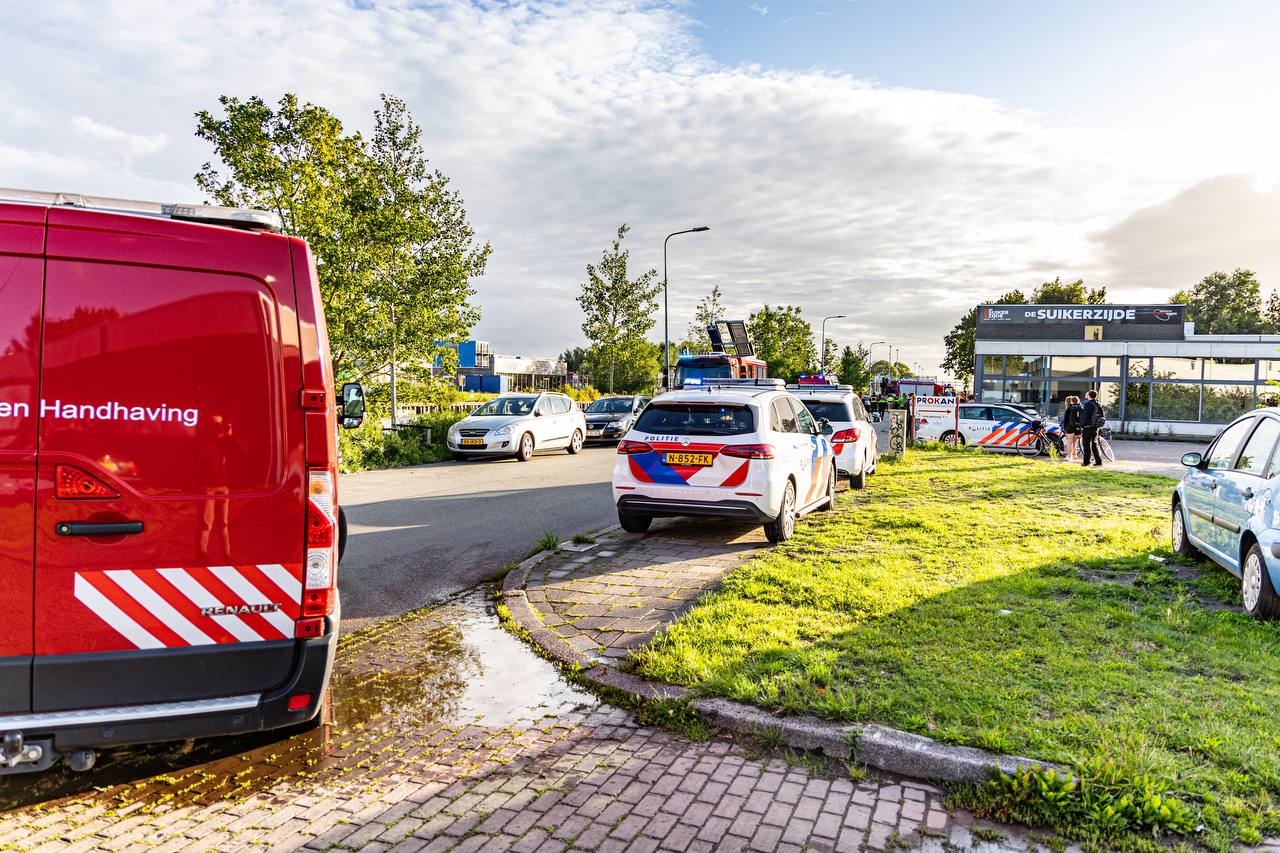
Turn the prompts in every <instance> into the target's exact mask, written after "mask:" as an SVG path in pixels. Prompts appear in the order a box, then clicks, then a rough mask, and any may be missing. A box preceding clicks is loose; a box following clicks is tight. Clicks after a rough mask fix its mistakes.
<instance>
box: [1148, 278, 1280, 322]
mask: <svg viewBox="0 0 1280 853" xmlns="http://www.w3.org/2000/svg"><path fill="white" fill-rule="evenodd" d="M1169 301H1170V302H1171V303H1174V304H1185V305H1186V306H1187V319H1188V320H1194V321H1195V324H1196V332H1197V333H1198V334H1202V335H1256V334H1261V333H1264V332H1271V331H1275V330H1278V329H1280V326H1277V325H1273V323H1274V322H1275V321H1276V320H1280V304H1278V303H1277V302H1276V299H1275V296H1274V294H1273V295H1272V298H1271V301H1270V302H1268V305H1267V310H1268V315H1267V316H1264V315H1263V313H1262V286H1261V285H1260V284H1259V282H1258V277H1257V276H1256V275H1255V274H1254V272H1253V270H1246V269H1238V268H1237V269H1236V270H1235V271H1234V272H1232V273H1229V274H1228V273H1225V272H1222V271H1221V270H1219V271H1218V272H1212V273H1209V274H1208V275H1207V276H1205V277H1204V278H1202V279H1201V280H1200V283H1199V284H1197V285H1196V286H1195V287H1193V288H1191V290H1189V291H1188V290H1180V291H1178V292H1177V293H1175V294H1173V296H1171V297H1169ZM1273 310H1274V311H1275V313H1276V315H1277V316H1275V317H1271V316H1270V312H1271V311H1273Z"/></svg>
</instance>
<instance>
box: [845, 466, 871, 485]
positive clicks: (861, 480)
mask: <svg viewBox="0 0 1280 853" xmlns="http://www.w3.org/2000/svg"><path fill="white" fill-rule="evenodd" d="M866 487H867V469H866V468H865V467H864V468H863V469H862V470H861V471H859V472H858V473H856V474H850V475H849V488H851V489H865V488H866Z"/></svg>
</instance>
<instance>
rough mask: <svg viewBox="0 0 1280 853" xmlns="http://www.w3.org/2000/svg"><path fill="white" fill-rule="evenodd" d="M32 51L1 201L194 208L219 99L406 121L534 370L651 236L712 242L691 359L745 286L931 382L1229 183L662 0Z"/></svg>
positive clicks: (645, 254) (574, 331)
mask: <svg viewBox="0 0 1280 853" xmlns="http://www.w3.org/2000/svg"><path fill="white" fill-rule="evenodd" d="M7 24H8V25H7V26H6V27H5V28H4V30H3V31H0V51H3V53H4V54H5V55H6V57H8V58H9V60H10V62H11V64H14V65H15V66H16V67H35V66H39V67H42V68H44V69H45V71H44V72H43V73H42V74H41V75H38V76H36V77H34V78H32V79H30V80H24V81H22V82H21V83H19V82H18V81H17V80H16V79H15V78H10V79H9V81H7V82H0V105H5V106H6V107H11V108H12V110H8V109H7V110H5V111H0V185H16V186H33V187H37V188H56V189H63V190H67V191H80V192H87V193H98V194H104V195H118V196H127V195H135V196H144V197H145V196H151V197H161V198H166V199H173V198H179V197H183V196H186V197H195V195H196V193H195V190H194V186H193V183H192V181H191V176H192V175H193V174H194V173H195V172H196V170H197V169H198V168H199V166H200V164H201V163H203V162H204V161H205V160H206V159H208V158H209V156H210V151H209V149H208V148H207V146H205V145H204V144H203V143H201V142H199V141H198V140H195V139H194V138H193V137H192V136H191V135H190V134H191V131H192V130H193V128H194V120H193V118H192V113H193V112H194V111H195V110H197V109H201V108H208V109H212V108H214V107H216V105H217V97H218V95H219V94H223V93H226V94H233V95H237V96H242V97H243V96H247V95H250V94H260V95H262V96H264V97H266V98H268V99H269V100H274V99H275V98H277V97H278V96H279V95H280V94H281V93H282V92H285V91H296V92H298V93H299V95H300V96H302V97H303V98H306V99H309V100H312V101H314V102H316V103H320V104H323V105H325V106H327V107H329V108H330V109H331V110H333V111H334V112H335V113H337V114H338V115H339V116H340V117H341V118H342V119H343V120H344V121H345V122H346V123H347V124H348V125H349V126H352V127H362V128H367V126H368V124H369V122H370V116H371V113H372V110H373V108H374V107H375V106H376V103H377V94H378V93H379V92H393V93H396V94H399V95H401V96H402V97H404V98H405V99H406V101H407V102H408V104H409V106H410V108H411V109H412V110H413V112H414V114H415V116H416V117H417V119H418V120H419V121H420V122H421V123H422V125H423V126H424V128H425V133H424V141H425V144H426V147H427V151H428V154H429V156H431V157H432V159H433V161H434V163H435V165H436V166H438V167H439V168H441V169H443V170H444V171H445V173H446V174H448V175H450V176H451V178H452V179H453V182H454V186H455V187H456V188H457V189H458V190H460V191H461V192H462V194H463V196H464V197H465V199H466V202H467V206H468V210H469V211H470V214H471V218H472V221H473V224H474V225H475V226H476V227H477V229H478V231H479V233H480V235H481V236H482V237H483V238H484V239H488V240H490V241H492V243H493V245H494V255H493V257H492V260H491V263H490V267H489V273H488V274H487V275H486V276H485V277H484V278H482V279H481V280H480V281H479V282H478V284H477V286H478V289H479V300H480V302H481V303H482V306H483V310H484V319H483V321H482V323H481V325H480V327H479V328H478V329H477V334H478V335H479V336H480V337H482V338H484V339H487V340H489V341H491V342H492V343H493V344H494V345H495V346H496V347H497V348H498V349H499V350H501V351H504V352H515V353H523V354H526V355H531V354H546V353H552V352H556V351H559V350H561V349H563V348H565V347H566V346H569V345H572V344H575V343H577V342H578V341H579V339H580V337H581V336H580V333H579V330H578V324H579V322H580V320H579V317H578V312H577V306H576V305H575V303H574V301H573V298H574V296H575V295H576V292H577V285H578V283H579V282H580V281H581V279H582V277H583V267H584V266H585V264H586V263H588V262H589V261H593V260H595V259H596V258H597V257H598V255H599V252H600V250H601V249H602V248H603V247H605V246H606V245H607V243H608V241H609V239H610V237H611V236H612V234H613V232H614V230H615V229H616V227H617V225H618V223H620V222H623V221H625V222H628V223H630V224H631V226H632V234H631V236H630V237H629V238H628V243H629V244H630V247H631V249H632V261H633V263H635V264H637V265H638V266H643V267H648V266H655V267H660V266H661V260H662V257H661V247H662V240H663V237H664V236H665V234H666V233H667V232H669V231H674V230H678V229H680V228H684V227H688V226H690V225H696V224H707V225H710V226H711V228H712V230H711V231H710V232H708V233H706V234H696V235H688V236H682V237H677V238H675V239H673V240H672V241H671V244H670V250H671V255H670V261H671V266H670V276H671V304H672V312H673V317H672V330H673V334H680V333H682V332H683V330H684V327H685V324H686V321H687V318H688V316H689V315H690V313H691V310H692V307H693V305H694V303H695V302H696V301H697V299H698V298H699V297H700V296H701V295H702V294H703V293H705V292H706V291H708V290H709V289H710V288H711V286H712V285H713V284H717V283H718V284H720V285H721V287H722V289H723V290H724V292H725V301H726V303H727V304H728V305H729V306H730V307H731V308H732V309H733V310H734V311H735V312H736V313H738V314H742V315H745V314H746V312H747V311H748V310H749V309H750V308H751V307H754V306H756V305H759V304H760V303H762V302H765V301H769V302H791V303H797V304H800V305H802V306H803V307H804V309H805V311H806V314H808V315H809V316H812V317H821V316H822V315H823V314H836V313H844V314H848V315H850V316H849V319H847V320H839V321H833V322H831V323H829V324H828V334H829V335H832V336H834V337H835V338H837V340H840V341H841V342H842V343H843V342H845V341H848V340H851V339H854V338H856V337H858V336H862V337H863V338H865V339H867V340H879V339H889V340H892V341H893V342H894V343H895V344H902V345H904V347H905V348H904V359H905V360H908V361H920V362H923V363H926V364H929V365H932V364H934V363H936V361H937V359H938V358H939V356H940V354H941V337H942V334H943V333H944V332H945V331H946V329H947V328H949V327H950V325H951V324H952V323H953V322H954V320H955V318H956V317H957V316H958V315H959V314H960V313H962V312H963V311H964V310H966V309H967V307H969V306H970V305H972V304H973V303H974V302H976V301H978V300H979V299H983V298H988V297H990V296H992V295H995V294H998V293H1000V292H1003V291H1004V290H1007V289H1009V288H1011V287H1014V286H1020V287H1024V288H1029V287H1031V286H1034V284H1035V283H1036V282H1038V281H1040V280H1043V279H1045V278H1049V279H1052V278H1053V277H1054V276H1055V275H1058V274H1061V275H1063V276H1064V277H1068V276H1070V277H1075V276H1076V275H1086V276H1088V275H1095V274H1096V275H1100V274H1102V273H1103V272H1104V271H1105V270H1106V269H1107V264H1111V266H1112V267H1115V268H1117V269H1118V268H1119V267H1118V266H1116V264H1115V262H1114V260H1109V261H1107V262H1106V263H1104V262H1103V261H1102V260H1100V259H1099V257H1098V246H1097V245H1096V244H1095V243H1094V242H1092V241H1091V239H1090V235H1091V234H1094V233H1098V232H1102V231H1104V230H1105V229H1107V228H1108V227H1110V226H1112V225H1114V224H1115V223H1117V222H1119V221H1120V220H1122V219H1124V218H1125V217H1126V216H1128V214H1129V213H1130V212H1131V211H1133V210H1134V209H1136V208H1138V207H1139V206H1142V205H1144V204H1148V203H1150V201H1151V200H1152V199H1156V198H1163V197H1168V196H1170V195H1171V194H1172V193H1174V192H1175V191H1176V190H1177V189H1179V188H1181V187H1185V186H1187V185H1189V184H1191V183H1193V182H1194V181H1195V180H1197V179H1199V178H1203V177H1205V176H1207V175H1208V174H1211V173H1209V172H1205V171H1203V168H1204V164H1203V162H1202V161H1198V162H1197V163H1192V162H1191V160H1190V158H1186V157H1180V156H1178V153H1177V149H1176V148H1175V147H1173V143H1172V142H1170V141H1169V140H1159V141H1158V145H1157V141H1155V140H1151V139H1144V138H1141V137H1138V136H1133V135H1126V134H1119V133H1112V132H1108V131H1106V130H1100V129H1090V128H1077V127H1057V126H1053V125H1051V124H1050V123H1048V122H1047V121H1046V120H1044V119H1043V118H1041V117H1038V116H1036V115H1031V114H1026V113H1021V112H1017V111H1012V110H1009V109H1007V108H1005V107H1003V106H1002V105H1001V104H999V103H996V102H993V101H990V100H985V99H982V98H978V97H973V96H968V95H963V94H951V93H943V92H934V91H921V90H910V89H901V88H890V87H884V86H878V85H871V84H868V83H866V82H863V81H860V80H857V79H854V78H851V77H848V76H844V75H839V74H832V73H823V72H817V71H812V72H793V71H785V70H778V69H770V68H762V67H756V66H741V67H726V66H723V65H720V64H717V63H716V62H714V61H713V60H711V59H710V58H709V57H708V56H707V55H706V54H705V53H704V52H703V51H702V50H701V48H700V47H699V45H698V43H697V41H696V40H695V38H694V36H693V34H694V33H696V32H697V31H698V30H697V27H696V26H695V25H694V24H693V22H691V21H690V20H688V19H687V18H686V17H685V16H684V14H683V12H682V7H681V6H679V5H674V6H668V5H664V4H662V3H661V2H659V0H635V2H624V0H600V2H589V1H588V0H581V2H574V3H569V4H566V5H558V4H553V3H549V2H533V3H529V4H525V5H507V4H498V3H489V2H480V3H477V4H476V5H468V4H463V3H445V4H422V3H417V2H411V0H388V2H381V3H361V4H354V3H344V2H337V0H332V2H328V1H325V0H281V2H277V3H274V4H271V5H266V4H261V3H256V2H249V0H188V2H185V3H181V4H174V3H170V2H167V0H130V2H117V3H114V4H107V3H100V2H96V0H93V2H90V0H80V2H76V1H75V0H67V2H54V3H48V4H42V5H39V6H27V7H24V9H23V11H22V13H21V14H20V15H19V16H11V17H10V19H9V20H8V22H7ZM86 32H91V33H92V34H93V35H92V38H86V37H85V35H84V34H85V33H86ZM49 56H58V57H59V58H60V61H59V62H57V63H49V62H48V61H47V57H49ZM18 115H21V116H22V117H23V118H22V120H21V121H19V120H16V119H15V118H14V116H18ZM68 127H71V128H72V129H73V130H74V131H75V132H73V133H68V132H67V128H68ZM14 152H17V153H14ZM1153 152H1157V153H1158V154H1159V155H1160V156H1152V155H1153ZM1273 230H1274V229H1273ZM1106 283H1108V284H1109V285H1111V286H1112V289H1113V292H1116V293H1117V294H1119V293H1122V292H1123V286H1122V283H1121V282H1119V281H1116V280H1115V279H1112V280H1109V281H1107V282H1106ZM657 330H658V332H659V333H660V330H661V318H659V324H658V326H657Z"/></svg>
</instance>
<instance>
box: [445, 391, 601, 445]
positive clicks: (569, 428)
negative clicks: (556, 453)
mask: <svg viewBox="0 0 1280 853" xmlns="http://www.w3.org/2000/svg"><path fill="white" fill-rule="evenodd" d="M586 436H587V420H586V418H585V417H584V416H583V414H582V411H581V410H580V409H578V407H577V406H575V405H574V404H573V400H571V399H569V398H568V397H566V396H565V395H564V394H554V393H547V392H544V393H541V394H503V395H501V396H499V397H494V398H493V399H492V400H489V401H488V402H486V403H485V404H484V405H482V406H480V408H478V409H476V410H475V411H474V412H472V413H471V414H470V415H469V416H467V417H466V418H463V419H462V420H460V421H458V422H457V423H456V424H454V425H453V426H451V427H449V436H448V446H449V450H450V451H452V452H453V458H454V459H458V460H463V459H470V458H473V457H479V456H514V457H515V458H517V459H519V460H520V461H521V462H528V461H529V460H530V459H531V458H532V457H533V454H534V453H536V452H538V451H542V450H568V451H569V452H570V453H577V452H578V451H579V450H581V449H582V442H583V441H584V440H585V439H586Z"/></svg>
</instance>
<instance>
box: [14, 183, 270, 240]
mask: <svg viewBox="0 0 1280 853" xmlns="http://www.w3.org/2000/svg"><path fill="white" fill-rule="evenodd" d="M0 202H17V203H19V204H36V205H41V206H44V207H80V208H84V209H85V210H102V211H109V212H111V213H129V214H134V215H138V216H157V217H162V218H165V219H177V220H181V221H183V222H203V223H205V224H208V225H224V226H229V227H231V228H241V229H244V230H247V231H270V232H272V233H273V234H279V233H281V232H282V231H283V225H282V224H281V222H280V217H279V216H278V215H277V214H275V213H272V212H270V211H268V210H252V209H250V208H244V207H216V206H214V205H209V204H176V203H168V202H160V201H138V200H135V199H127V198H110V197H107V196H89V195H82V194H80V193H61V192H58V193H51V192H41V191H39V190H20V189H12V188H9V187H0Z"/></svg>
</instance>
